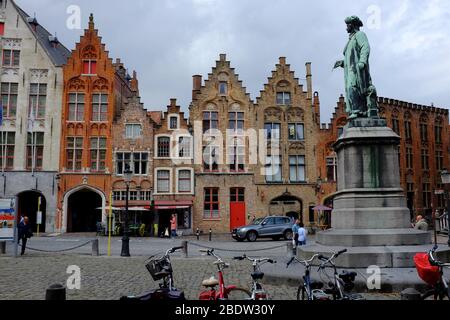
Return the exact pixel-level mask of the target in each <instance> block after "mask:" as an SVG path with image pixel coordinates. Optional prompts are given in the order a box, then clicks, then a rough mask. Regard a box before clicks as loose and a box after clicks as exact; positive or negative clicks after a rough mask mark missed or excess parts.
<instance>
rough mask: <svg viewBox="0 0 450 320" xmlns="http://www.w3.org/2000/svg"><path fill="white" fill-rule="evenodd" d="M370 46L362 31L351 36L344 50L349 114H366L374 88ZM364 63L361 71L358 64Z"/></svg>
mask: <svg viewBox="0 0 450 320" xmlns="http://www.w3.org/2000/svg"><path fill="white" fill-rule="evenodd" d="M369 55H370V45H369V40H368V39H367V36H366V34H365V33H364V32H362V31H357V32H356V33H354V34H352V35H350V40H349V41H348V43H347V46H346V47H345V50H344V56H345V60H344V73H345V91H346V94H347V109H346V111H347V113H348V114H355V113H366V112H367V95H368V90H369V87H370V86H372V79H371V77H370V70H369V69H370V68H369ZM360 62H362V63H364V68H363V69H360V68H359V67H358V63H360Z"/></svg>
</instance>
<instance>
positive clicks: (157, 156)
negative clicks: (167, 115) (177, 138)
mask: <svg viewBox="0 0 450 320" xmlns="http://www.w3.org/2000/svg"><path fill="white" fill-rule="evenodd" d="M159 138H169V156H168V157H160V156H159V152H158V151H159V150H158V139H159ZM154 145H155V157H154V158H155V159H171V158H172V157H173V137H172V136H171V135H170V134H158V135H156V136H155V144H154Z"/></svg>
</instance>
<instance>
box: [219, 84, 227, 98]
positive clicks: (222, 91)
mask: <svg viewBox="0 0 450 320" xmlns="http://www.w3.org/2000/svg"><path fill="white" fill-rule="evenodd" d="M219 94H220V95H221V96H226V95H227V94H228V83H227V82H225V81H221V82H220V83H219Z"/></svg>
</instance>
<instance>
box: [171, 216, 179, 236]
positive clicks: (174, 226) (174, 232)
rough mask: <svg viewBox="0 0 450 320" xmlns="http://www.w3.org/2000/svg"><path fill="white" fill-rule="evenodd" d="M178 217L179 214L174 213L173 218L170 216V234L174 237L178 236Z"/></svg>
mask: <svg viewBox="0 0 450 320" xmlns="http://www.w3.org/2000/svg"><path fill="white" fill-rule="evenodd" d="M177 222H178V219H177V215H176V214H173V215H172V218H170V230H171V233H170V236H171V237H172V238H176V237H177V226H178V223H177Z"/></svg>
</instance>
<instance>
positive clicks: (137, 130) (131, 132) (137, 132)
mask: <svg viewBox="0 0 450 320" xmlns="http://www.w3.org/2000/svg"><path fill="white" fill-rule="evenodd" d="M125 136H126V138H127V139H138V138H140V137H141V136H142V125H140V124H126V125H125Z"/></svg>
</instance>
